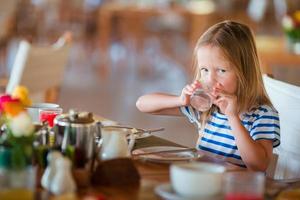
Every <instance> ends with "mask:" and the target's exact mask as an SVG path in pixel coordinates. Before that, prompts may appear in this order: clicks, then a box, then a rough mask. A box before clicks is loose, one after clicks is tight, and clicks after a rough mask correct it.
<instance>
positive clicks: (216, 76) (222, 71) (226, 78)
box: [197, 46, 237, 94]
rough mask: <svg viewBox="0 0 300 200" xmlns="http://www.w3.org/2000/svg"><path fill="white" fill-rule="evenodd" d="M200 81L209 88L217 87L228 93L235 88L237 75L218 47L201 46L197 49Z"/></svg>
mask: <svg viewBox="0 0 300 200" xmlns="http://www.w3.org/2000/svg"><path fill="white" fill-rule="evenodd" d="M197 59H198V60H197V62H198V70H199V73H200V82H201V83H202V84H203V85H205V86H208V87H209V88H211V89H214V88H218V89H221V90H223V91H224V92H226V93H229V94H235V92H236V90H237V76H236V73H235V71H234V70H233V67H232V65H231V63H230V62H229V61H228V59H226V57H225V56H224V55H223V52H222V50H221V49H220V48H218V47H212V46H202V47H200V48H199V49H198V51H197Z"/></svg>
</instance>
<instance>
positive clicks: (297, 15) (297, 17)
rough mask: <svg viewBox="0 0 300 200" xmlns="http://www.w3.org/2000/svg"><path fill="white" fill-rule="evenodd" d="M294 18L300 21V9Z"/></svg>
mask: <svg viewBox="0 0 300 200" xmlns="http://www.w3.org/2000/svg"><path fill="white" fill-rule="evenodd" d="M294 19H295V21H296V22H297V23H300V10H298V11H296V12H295V13H294Z"/></svg>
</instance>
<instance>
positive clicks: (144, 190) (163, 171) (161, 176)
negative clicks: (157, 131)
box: [37, 136, 299, 200]
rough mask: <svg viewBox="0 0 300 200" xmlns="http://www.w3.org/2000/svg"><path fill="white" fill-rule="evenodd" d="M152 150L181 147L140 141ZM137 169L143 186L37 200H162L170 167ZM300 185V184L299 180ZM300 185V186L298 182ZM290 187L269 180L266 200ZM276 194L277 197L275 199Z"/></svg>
mask: <svg viewBox="0 0 300 200" xmlns="http://www.w3.org/2000/svg"><path fill="white" fill-rule="evenodd" d="M149 146H180V145H178V144H175V143H172V142H170V141H167V140H164V139H162V138H158V137H155V136H150V137H148V138H143V139H139V140H137V142H136V145H135V148H143V147H149ZM197 161H203V162H211V163H218V164H220V165H223V166H225V167H226V171H227V172H228V171H241V170H242V171H246V170H245V169H244V168H240V167H238V166H235V165H232V164H230V163H227V162H224V161H221V160H218V159H215V158H211V157H207V156H202V157H200V158H199V160H197ZM133 162H134V165H135V167H136V168H137V170H138V172H139V174H140V176H141V181H140V185H139V186H130V185H129V186H128V185H122V186H118V187H117V186H116V187H112V186H110V187H109V186H88V187H83V188H79V189H78V191H77V194H73V195H62V196H53V195H50V194H49V193H48V192H46V191H44V190H42V189H39V192H38V193H37V199H57V200H62V199H86V200H87V199H89V198H90V199H91V198H92V197H93V198H96V199H97V198H98V199H111V200H136V199H139V200H143V199H147V200H152V199H153V200H155V199H161V198H160V197H159V196H158V195H157V194H155V192H154V189H155V187H157V186H158V185H160V184H163V183H168V182H169V181H170V179H169V167H170V165H169V164H163V163H154V162H149V161H143V160H139V159H133ZM298 181H299V180H298ZM298 184H299V182H298ZM286 186H289V184H288V183H285V182H280V181H274V180H270V179H267V187H266V191H267V193H268V195H267V197H268V198H266V199H270V200H271V199H275V198H274V196H276V195H277V194H278V191H279V189H280V188H285V187H286ZM275 194H276V195H275Z"/></svg>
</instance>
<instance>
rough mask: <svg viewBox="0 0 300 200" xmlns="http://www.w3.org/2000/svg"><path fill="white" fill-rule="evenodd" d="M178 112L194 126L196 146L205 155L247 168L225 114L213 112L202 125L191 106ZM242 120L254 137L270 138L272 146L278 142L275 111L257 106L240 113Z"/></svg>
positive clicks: (278, 135)
mask: <svg viewBox="0 0 300 200" xmlns="http://www.w3.org/2000/svg"><path fill="white" fill-rule="evenodd" d="M180 111H181V112H182V113H183V114H184V115H185V116H186V117H187V118H188V119H189V121H190V122H191V123H193V124H195V125H196V127H197V129H198V132H199V135H201V136H202V137H199V140H198V142H197V148H198V149H199V150H202V151H203V152H205V154H208V155H211V156H214V157H218V158H220V159H223V160H226V161H228V162H231V163H233V164H236V165H239V166H241V167H246V165H245V164H244V162H243V160H242V158H241V155H240V153H239V151H238V147H237V145H236V142H235V138H234V135H233V134H232V133H231V128H230V125H229V123H228V119H227V117H226V115H224V114H222V113H220V112H218V111H217V110H216V111H214V112H213V113H212V114H211V116H210V117H209V118H208V120H207V123H206V124H205V126H204V127H203V128H201V124H200V122H199V121H200V113H199V111H196V110H195V109H194V108H192V107H191V106H185V107H180ZM240 118H241V122H242V123H243V125H244V127H245V128H246V129H247V130H248V132H249V134H250V136H251V138H252V139H253V140H262V139H264V140H272V141H273V147H277V146H278V145H279V144H280V126H279V117H278V113H277V111H276V110H274V109H273V108H272V107H270V106H267V105H262V106H259V107H258V108H256V109H252V110H251V111H249V112H247V113H244V114H242V115H241V116H240Z"/></svg>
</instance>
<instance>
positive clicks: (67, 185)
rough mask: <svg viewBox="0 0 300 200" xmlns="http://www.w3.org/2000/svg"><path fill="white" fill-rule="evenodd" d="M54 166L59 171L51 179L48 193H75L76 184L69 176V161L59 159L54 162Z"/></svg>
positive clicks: (70, 175)
mask: <svg viewBox="0 0 300 200" xmlns="http://www.w3.org/2000/svg"><path fill="white" fill-rule="evenodd" d="M55 166H56V168H57V169H59V170H57V171H56V173H55V176H54V177H53V180H52V182H51V186H50V191H51V192H52V193H53V194H56V195H60V194H66V193H73V192H75V190H76V184H75V181H74V179H73V176H72V174H71V161H70V160H69V159H68V158H64V157H60V158H58V159H57V160H56V163H55Z"/></svg>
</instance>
